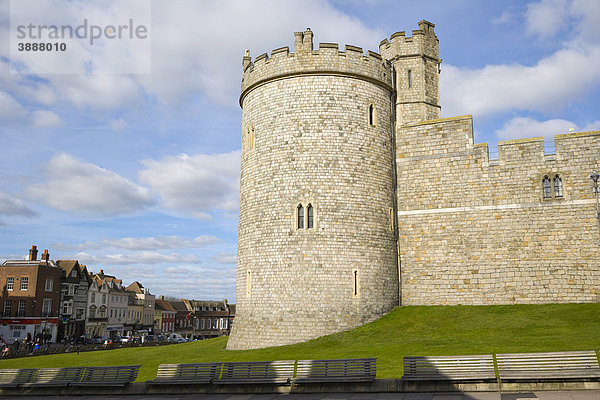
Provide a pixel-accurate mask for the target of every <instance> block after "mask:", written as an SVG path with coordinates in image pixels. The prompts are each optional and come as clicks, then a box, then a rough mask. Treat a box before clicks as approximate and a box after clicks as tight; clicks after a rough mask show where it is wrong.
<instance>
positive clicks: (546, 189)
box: [542, 176, 552, 199]
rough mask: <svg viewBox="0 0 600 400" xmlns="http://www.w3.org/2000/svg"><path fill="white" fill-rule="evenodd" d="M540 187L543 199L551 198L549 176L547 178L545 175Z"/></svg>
mask: <svg viewBox="0 0 600 400" xmlns="http://www.w3.org/2000/svg"><path fill="white" fill-rule="evenodd" d="M542 189H543V194H544V199H551V198H552V184H551V183H550V178H548V176H545V177H544V179H543V180H542Z"/></svg>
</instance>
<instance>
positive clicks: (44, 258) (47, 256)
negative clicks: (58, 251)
mask: <svg viewBox="0 0 600 400" xmlns="http://www.w3.org/2000/svg"><path fill="white" fill-rule="evenodd" d="M49 260H50V253H48V249H45V250H44V252H43V253H42V261H49Z"/></svg>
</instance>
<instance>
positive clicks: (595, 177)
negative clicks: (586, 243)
mask: <svg viewBox="0 0 600 400" xmlns="http://www.w3.org/2000/svg"><path fill="white" fill-rule="evenodd" d="M598 178H600V175H598V173H597V172H596V171H594V173H593V174H591V175H590V179H591V180H592V181H593V182H594V187H593V188H592V192H593V193H594V194H595V195H596V219H597V220H598V232H600V204H599V203H598ZM598 245H599V246H600V242H598Z"/></svg>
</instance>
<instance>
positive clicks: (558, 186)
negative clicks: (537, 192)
mask: <svg viewBox="0 0 600 400" xmlns="http://www.w3.org/2000/svg"><path fill="white" fill-rule="evenodd" d="M554 197H562V179H560V177H559V176H558V175H556V176H555V177H554Z"/></svg>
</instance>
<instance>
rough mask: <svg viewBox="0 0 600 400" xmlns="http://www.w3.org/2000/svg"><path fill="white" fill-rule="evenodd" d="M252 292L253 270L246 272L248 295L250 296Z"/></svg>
mask: <svg viewBox="0 0 600 400" xmlns="http://www.w3.org/2000/svg"><path fill="white" fill-rule="evenodd" d="M251 292H252V270H248V271H247V272H246V294H247V295H248V296H250V293H251Z"/></svg>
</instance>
